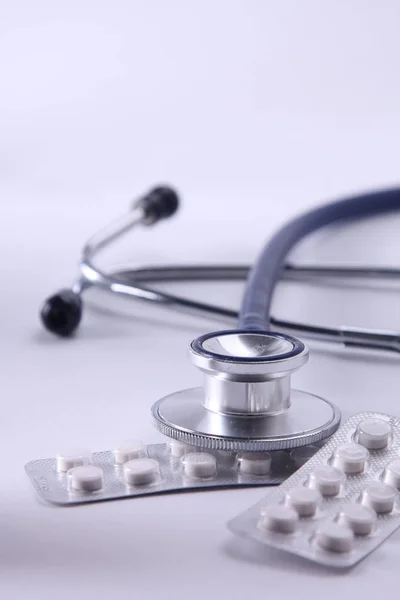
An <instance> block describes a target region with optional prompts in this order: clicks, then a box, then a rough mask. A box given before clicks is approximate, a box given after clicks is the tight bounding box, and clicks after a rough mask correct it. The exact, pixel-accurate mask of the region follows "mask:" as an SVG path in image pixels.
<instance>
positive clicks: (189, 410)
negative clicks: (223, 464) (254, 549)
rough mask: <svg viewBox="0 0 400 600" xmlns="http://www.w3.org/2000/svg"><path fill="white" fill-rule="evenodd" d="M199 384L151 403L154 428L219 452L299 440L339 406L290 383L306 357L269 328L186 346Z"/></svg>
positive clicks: (326, 425)
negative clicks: (199, 377)
mask: <svg viewBox="0 0 400 600" xmlns="http://www.w3.org/2000/svg"><path fill="white" fill-rule="evenodd" d="M190 358H191V361H192V363H193V364H194V365H195V366H196V367H198V368H199V369H200V370H201V371H202V372H203V374H204V387H203V388H192V389H187V390H182V391H180V392H176V393H174V394H171V395H169V396H166V397H165V398H162V399H161V400H159V401H158V402H156V404H154V406H153V408H152V414H153V417H154V420H155V423H156V427H157V428H158V430H159V431H160V432H162V433H163V434H164V435H166V436H168V437H170V438H173V439H174V440H178V441H181V442H184V443H187V444H192V445H194V446H199V447H203V448H209V449H216V450H227V451H238V450H244V451H257V450H259V451H269V450H284V449H288V448H296V447H299V446H305V445H308V444H313V443H317V442H320V441H322V440H324V439H325V438H327V437H329V436H330V435H332V433H334V432H335V431H336V429H337V428H338V426H339V423H340V411H339V410H338V408H337V407H336V406H334V405H333V404H331V403H330V402H328V401H327V400H324V399H322V398H319V397H317V396H314V395H312V394H308V393H306V392H301V391H298V390H293V389H291V386H290V377H291V374H292V373H293V372H294V371H296V370H297V369H299V368H300V367H301V366H303V365H304V364H305V363H306V362H307V360H308V349H307V347H306V346H305V345H304V344H303V342H301V341H300V340H298V339H296V338H294V337H290V336H287V335H283V334H280V333H275V332H262V331H240V330H236V331H235V330H231V331H219V332H216V333H210V334H207V335H203V336H201V337H199V338H197V339H196V340H194V341H193V342H192V344H191V345H190Z"/></svg>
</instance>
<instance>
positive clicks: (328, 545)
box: [315, 521, 354, 552]
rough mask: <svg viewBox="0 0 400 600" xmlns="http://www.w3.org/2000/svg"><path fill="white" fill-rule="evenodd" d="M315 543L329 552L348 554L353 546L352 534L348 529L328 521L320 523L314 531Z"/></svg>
mask: <svg viewBox="0 0 400 600" xmlns="http://www.w3.org/2000/svg"><path fill="white" fill-rule="evenodd" d="M315 543H316V544H317V546H319V547H320V548H323V549H324V550H328V551H331V552H350V550H351V549H352V548H353V544H354V534H353V532H352V530H351V529H349V527H343V526H342V525H339V524H338V523H333V522H329V521H328V522H325V523H322V525H321V526H320V527H319V529H318V530H317V531H316V534H315Z"/></svg>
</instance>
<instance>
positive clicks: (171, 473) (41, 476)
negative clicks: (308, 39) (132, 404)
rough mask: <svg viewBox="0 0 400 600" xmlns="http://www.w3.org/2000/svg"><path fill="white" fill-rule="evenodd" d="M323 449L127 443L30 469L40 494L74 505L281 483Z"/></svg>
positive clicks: (69, 455)
mask: <svg viewBox="0 0 400 600" xmlns="http://www.w3.org/2000/svg"><path fill="white" fill-rule="evenodd" d="M317 450H318V448H317V446H307V447H305V448H298V449H295V450H293V451H291V452H284V451H277V452H271V453H268V452H262V453H260V452H252V453H246V452H244V453H243V452H241V453H230V452H220V451H207V452H206V451H202V450H201V449H200V448H196V447H193V446H189V445H187V444H183V443H181V442H175V441H171V442H170V443H169V444H151V445H147V446H146V445H145V444H143V443H142V442H140V441H131V442H125V443H124V444H122V445H121V446H119V447H118V448H116V449H114V450H109V451H104V452H95V453H94V454H91V453H90V452H87V451H84V450H76V451H73V452H64V453H60V454H58V455H57V457H56V458H48V459H40V460H34V461H31V462H29V463H27V464H26V465H25V470H26V473H27V474H28V476H29V478H30V480H31V481H32V483H33V485H34V487H35V489H36V490H37V492H38V494H39V496H40V497H41V498H42V499H43V500H45V501H47V502H50V503H52V504H59V505H72V504H81V503H85V502H99V501H104V500H116V499H120V498H130V497H135V496H143V495H149V494H160V493H168V492H184V491H189V490H206V489H213V488H229V487H238V486H258V485H260V486H262V485H264V486H268V485H279V484H281V483H282V481H284V480H285V479H286V478H287V477H289V476H290V474H291V473H293V472H294V471H295V470H296V469H297V468H299V467H300V466H301V464H303V463H304V461H305V460H308V458H309V457H310V455H312V454H314V453H315V452H316V451H317Z"/></svg>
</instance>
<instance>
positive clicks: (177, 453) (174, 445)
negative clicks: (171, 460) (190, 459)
mask: <svg viewBox="0 0 400 600" xmlns="http://www.w3.org/2000/svg"><path fill="white" fill-rule="evenodd" d="M169 450H170V452H171V456H174V457H175V458H181V457H182V456H185V454H189V453H190V452H195V451H196V448H195V447H194V446H189V444H184V443H183V442H178V441H177V440H172V441H171V442H170V444H169Z"/></svg>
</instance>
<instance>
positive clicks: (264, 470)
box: [237, 452, 272, 475]
mask: <svg viewBox="0 0 400 600" xmlns="http://www.w3.org/2000/svg"><path fill="white" fill-rule="evenodd" d="M271 463H272V457H271V455H270V454H269V452H242V453H241V454H239V455H238V457H237V464H238V468H239V472H240V473H244V474H246V475H268V473H269V472H270V470H271Z"/></svg>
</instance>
